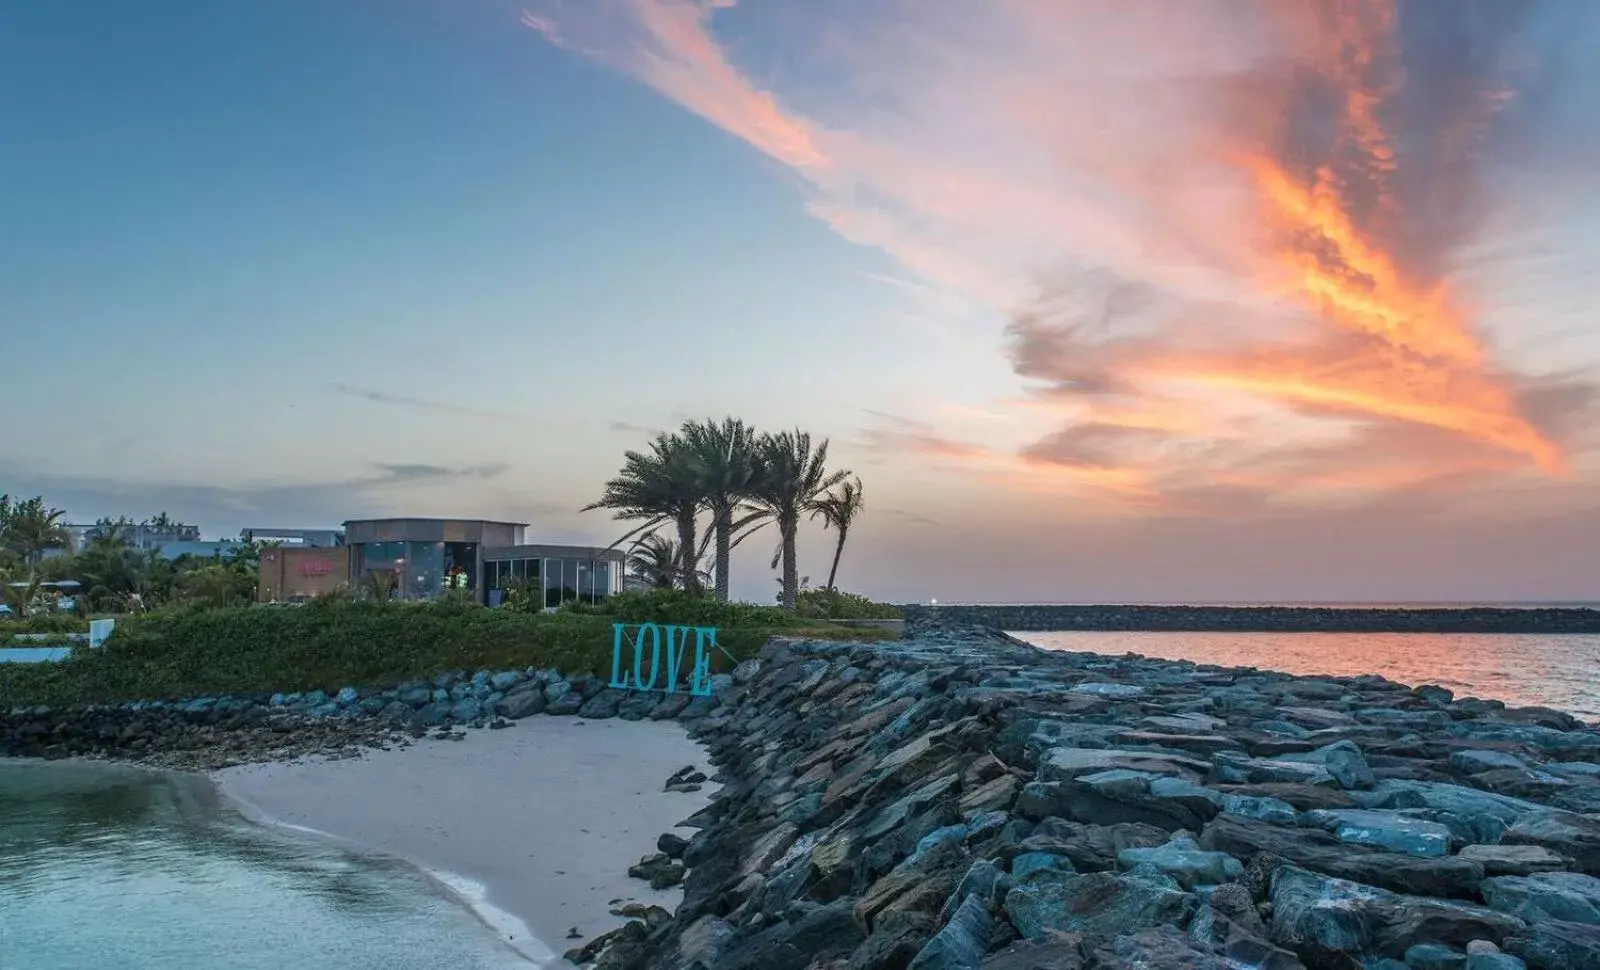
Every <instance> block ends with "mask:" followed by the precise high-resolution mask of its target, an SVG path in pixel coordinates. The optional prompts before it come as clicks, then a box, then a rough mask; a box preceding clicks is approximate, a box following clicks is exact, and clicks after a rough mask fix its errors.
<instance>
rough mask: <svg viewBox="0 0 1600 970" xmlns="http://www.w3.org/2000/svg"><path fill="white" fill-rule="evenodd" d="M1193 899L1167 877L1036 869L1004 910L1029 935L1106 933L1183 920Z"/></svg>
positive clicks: (1012, 893) (1013, 892)
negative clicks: (1058, 871) (1036, 871)
mask: <svg viewBox="0 0 1600 970" xmlns="http://www.w3.org/2000/svg"><path fill="white" fill-rule="evenodd" d="M1194 905H1195V900H1194V897H1192V896H1190V895H1188V894H1187V893H1184V892H1183V891H1181V890H1180V889H1179V888H1178V884H1177V883H1176V882H1173V881H1172V880H1170V879H1168V880H1165V881H1164V882H1163V881H1158V880H1156V879H1150V878H1143V877H1139V876H1133V875H1114V874H1112V873H1108V872H1092V873H1087V874H1084V875H1074V874H1071V873H1054V872H1043V873H1036V874H1035V875H1034V877H1033V879H1032V880H1031V881H1029V882H1028V883H1026V884H1023V885H1018V886H1017V887H1015V888H1013V889H1012V890H1011V891H1010V892H1009V893H1007V894H1006V898H1005V911H1006V915H1007V916H1009V917H1011V922H1012V924H1013V925H1015V926H1016V927H1017V929H1018V931H1020V932H1021V933H1022V935H1023V936H1024V937H1025V938H1027V939H1033V940H1037V939H1044V938H1046V937H1047V936H1048V935H1049V934H1050V933H1052V932H1066V933H1082V934H1084V935H1085V936H1091V937H1105V936H1115V935H1117V934H1120V933H1128V932H1134V931H1137V930H1140V929H1146V928H1150V927H1155V926H1163V925H1167V924H1181V923H1183V922H1184V921H1185V920H1187V919H1188V918H1189V914H1190V913H1191V912H1192V911H1193V908H1194Z"/></svg>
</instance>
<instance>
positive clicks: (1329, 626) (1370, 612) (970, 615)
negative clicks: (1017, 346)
mask: <svg viewBox="0 0 1600 970" xmlns="http://www.w3.org/2000/svg"><path fill="white" fill-rule="evenodd" d="M900 609H901V612H903V613H904V614H905V617H906V621H907V623H908V624H910V625H915V624H918V623H927V622H939V623H946V624H957V625H968V626H986V627H990V628H992V629H996V630H1016V631H1019V632H1021V631H1046V630H1096V631H1116V630H1123V631H1136V630H1138V631H1175V632H1191V633H1194V632H1206V631H1229V632H1258V633H1551V634H1560V633H1600V610H1594V609H1585V608H1575V607H1533V606H1530V607H1496V606H1472V607H1444V606H1440V607H1431V606H1430V607H1399V606H1395V607H1354V606H1141V605H1099V606H1096V605H1081V606H1072V605H1066V606H1063V605H1051V604H1035V605H1025V604H1017V605H989V606H983V605H974V606H965V605H939V606H927V605H917V604H912V605H907V606H902V607H901V608H900Z"/></svg>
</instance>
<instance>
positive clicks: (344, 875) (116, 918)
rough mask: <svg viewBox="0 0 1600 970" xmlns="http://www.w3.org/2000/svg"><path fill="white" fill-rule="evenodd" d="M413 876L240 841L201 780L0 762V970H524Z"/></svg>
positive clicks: (246, 835) (261, 837)
mask: <svg viewBox="0 0 1600 970" xmlns="http://www.w3.org/2000/svg"><path fill="white" fill-rule="evenodd" d="M529 966H530V964H529V963H528V962H527V961H525V960H524V959H523V958H522V957H520V956H518V955H517V954H516V953H515V952H514V951H512V950H511V949H510V948H509V947H508V946H506V945H505V944H502V943H501V942H500V940H499V938H498V937H497V936H496V935H495V934H494V933H493V931H491V930H490V929H489V928H488V927H487V926H486V925H485V924H483V923H482V922H480V921H479V920H478V919H477V918H476V917H475V916H474V915H473V914H472V912H471V911H469V910H468V909H466V908H465V907H463V906H461V905H458V904H457V903H456V902H455V901H454V900H451V899H448V898H446V897H445V896H443V895H442V894H441V893H440V892H439V891H438V890H437V888H436V886H435V884H433V883H432V882H431V881H429V880H428V879H427V878H426V877H425V876H423V875H422V874H421V873H420V872H417V871H415V870H413V869H410V868H409V867H406V866H404V865H401V864H399V863H391V862H386V861H381V860H374V859H369V858H364V857H360V856H356V855H353V854H351V853H348V852H345V851H342V850H340V849H338V848H336V847H333V846H332V845H331V844H328V843H325V842H321V841H316V840H309V839H306V840H302V839H298V838H294V837H292V836H291V835H289V834H285V833H280V832H277V831H275V830H269V829H265V828H261V827H259V826H256V825H253V824H251V823H250V822H248V821H246V820H245V819H244V818H242V817H241V816H239V815H237V814H236V813H234V812H232V811H231V810H228V809H226V808H223V807H221V806H219V805H218V803H217V800H216V798H215V795H214V794H213V792H212V791H211V788H210V786H209V785H208V784H207V783H206V782H205V781H204V780H202V779H199V778H193V777H188V776H183V775H173V774H157V773H154V772H146V771H141V770H138V769H134V768H123V767H115V766H103V765H88V764H66V763H49V764H44V763H36V762H7V761H0V967H3V968H5V970H103V968H107V967H117V968H120V970H155V968H160V970H185V968H203V967H228V968H229V970H255V968H261V970H267V968H272V970H282V968H295V967H340V968H369V967H370V968H373V970H378V968H383V970H408V968H417V970H422V968H429V970H432V968H438V967H450V968H460V970H511V968H521V970H527V968H528V967H529Z"/></svg>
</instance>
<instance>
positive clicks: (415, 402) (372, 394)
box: [328, 383, 534, 421]
mask: <svg viewBox="0 0 1600 970" xmlns="http://www.w3.org/2000/svg"><path fill="white" fill-rule="evenodd" d="M328 389H329V390H331V391H333V392H334V393H335V394H342V395H344V396H346V397H353V398H357V399H359V400H362V401H370V402H371V403H373V404H391V405H397V406H399V407H406V408H417V409H419V410H422V411H435V412H438V413H440V414H457V415H464V416H471V417H475V418H494V419H497V420H512V421H532V420H534V418H532V417H531V416H530V415H526V414H520V413H518V412H516V411H497V410H494V409H492V408H476V407H468V406H467V405H463V404H452V403H450V402H448V401H436V400H434V399H432V398H425V397H415V396H412V395H409V394H397V393H394V392H392V391H384V390H380V389H377V388H371V387H357V386H354V385H351V384H341V383H335V384H330V385H328Z"/></svg>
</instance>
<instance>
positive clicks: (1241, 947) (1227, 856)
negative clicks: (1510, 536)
mask: <svg viewBox="0 0 1600 970" xmlns="http://www.w3.org/2000/svg"><path fill="white" fill-rule="evenodd" d="M723 699H724V701H725V703H724V705H723V706H721V707H720V708H718V709H717V710H715V711H713V712H711V713H710V715H709V716H707V717H705V718H703V719H701V720H699V721H698V723H697V724H696V725H695V727H694V730H695V732H696V733H697V734H698V736H699V737H700V738H701V739H702V740H703V741H704V742H705V743H706V744H707V745H708V746H709V748H710V750H711V751H712V753H713V756H714V759H715V761H716V763H717V764H718V766H719V768H720V773H721V774H720V777H721V778H722V780H723V781H724V787H723V788H722V790H721V792H720V794H719V795H718V796H717V798H716V799H715V801H714V802H713V803H712V805H711V806H710V807H709V808H708V809H706V810H705V811H704V812H702V813H700V814H699V815H698V816H697V817H696V818H694V819H691V820H690V823H691V824H693V825H695V826H696V827H698V828H699V831H698V832H697V834H696V835H695V837H694V838H692V839H690V840H688V841H687V843H685V842H683V841H682V840H676V839H672V838H670V837H664V838H663V840H662V846H661V848H662V853H661V855H660V856H658V857H653V859H651V860H646V862H652V863H653V864H654V865H658V866H660V865H666V864H667V863H666V862H665V861H664V860H668V859H670V860H672V861H674V862H676V863H679V864H681V865H682V866H683V867H685V869H686V871H687V874H686V876H685V877H684V888H685V898H684V901H683V904H682V906H681V907H680V908H679V909H678V911H677V913H676V914H675V915H673V916H672V917H671V918H670V919H668V918H665V916H664V914H660V913H656V914H651V915H650V917H649V918H645V919H641V920H639V921H637V922H634V923H632V924H630V925H629V926H627V927H624V928H623V929H622V930H619V931H617V932H616V933H615V934H612V935H611V936H610V937H609V938H606V939H603V940H600V941H597V942H596V943H594V944H591V945H590V946H588V947H586V948H585V950H584V951H583V952H582V953H581V954H577V956H579V957H581V958H584V959H592V960H594V961H595V964H596V965H597V966H599V967H602V968H604V970H643V968H670V970H808V968H809V970H822V968H828V970H846V968H848V970H900V968H906V967H910V968H913V970H980V968H981V970H1075V968H1089V970H1134V968H1167V967H1184V968H1194V970H1224V968H1232V970H1239V968H1270V970H1292V968H1298V967H1305V968H1311V970H1347V968H1348V970H1355V968H1380V967H1381V968H1386V970H1402V968H1412V970H1445V968H1459V970H1513V968H1518V967H1524V966H1526V967H1532V968H1534V970H1576V968H1586V967H1600V878H1596V877H1597V876H1600V733H1597V732H1596V731H1595V730H1593V729H1591V728H1589V727H1586V726H1585V725H1583V724H1580V723H1578V722H1577V721H1575V720H1574V719H1573V718H1571V717H1568V716H1566V715H1565V714H1561V713H1558V712H1555V711H1549V710H1542V709H1519V710H1513V709H1507V708H1505V707H1504V706H1503V705H1501V704H1499V703H1496V702H1492V701H1484V700H1475V699H1457V698H1454V697H1452V696H1451V694H1450V692H1449V691H1447V690H1444V689H1441V688H1437V687H1418V688H1416V689H1411V688H1408V687H1404V686H1401V685H1398V684H1394V683H1391V682H1389V681H1386V680H1384V679H1382V678H1379V677H1356V678H1340V679H1313V678H1304V677H1294V676H1290V675H1287V674H1280V673H1271V672H1262V671H1257V670H1235V669H1221V668H1215V667H1204V666H1196V665H1193V664H1188V663H1182V662H1168V661H1157V660H1146V659H1141V658H1134V657H1121V658H1112V657H1105V656H1098V655H1092V654H1069V653H1059V652H1046V651H1042V650H1038V649H1035V648H1033V647H1030V646H1028V645H1026V644H1022V643H1020V642H1018V641H1015V640H1012V639H1010V638H1007V637H1004V636H1002V635H998V634H991V633H985V632H982V631H973V632H970V633H963V632H960V631H950V630H946V631H944V632H942V633H937V634H925V635H922V636H919V637H918V638H916V639H911V640H906V641H903V642H901V643H898V644H873V645H858V644H857V645H852V644H832V643H818V642H803V641H786V640H776V641H773V642H772V643H769V644H768V645H767V647H766V649H765V650H764V651H763V654H762V657H761V659H760V660H759V661H750V662H747V663H746V664H745V665H742V666H741V667H740V668H739V669H738V670H737V671H736V672H735V675H734V683H733V685H732V686H731V688H730V689H729V690H728V692H727V693H726V694H725V695H724V698H723ZM676 876H677V873H676V870H675V871H674V878H676Z"/></svg>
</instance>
